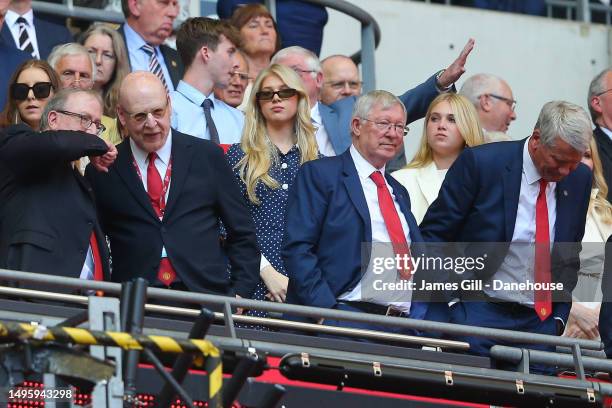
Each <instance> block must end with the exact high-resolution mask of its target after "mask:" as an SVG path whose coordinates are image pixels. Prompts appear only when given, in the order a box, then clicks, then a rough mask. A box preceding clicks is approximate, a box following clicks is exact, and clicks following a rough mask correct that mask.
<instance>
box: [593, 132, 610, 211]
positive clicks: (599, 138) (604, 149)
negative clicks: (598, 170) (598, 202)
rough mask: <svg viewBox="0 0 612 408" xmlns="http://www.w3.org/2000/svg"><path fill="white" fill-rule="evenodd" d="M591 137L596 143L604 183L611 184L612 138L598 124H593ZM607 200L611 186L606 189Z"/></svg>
mask: <svg viewBox="0 0 612 408" xmlns="http://www.w3.org/2000/svg"><path fill="white" fill-rule="evenodd" d="M593 137H594V138H595V143H596V144H597V151H598V152H599V158H600V159H601V166H602V167H603V174H604V178H605V179H606V184H607V185H609V186H612V184H611V183H612V140H610V137H608V135H606V134H605V133H604V131H603V130H601V128H600V127H599V126H595V129H594V130H593ZM608 201H612V188H611V189H610V190H609V191H608Z"/></svg>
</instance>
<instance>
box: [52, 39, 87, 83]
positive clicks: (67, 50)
mask: <svg viewBox="0 0 612 408" xmlns="http://www.w3.org/2000/svg"><path fill="white" fill-rule="evenodd" d="M67 55H86V56H87V58H88V59H89V61H90V62H91V81H92V82H96V71H97V70H96V61H95V60H94V57H93V55H91V54H90V53H89V52H88V51H87V48H85V47H84V46H83V45H81V44H79V43H74V42H73V43H67V44H61V45H56V46H55V47H53V50H52V51H51V54H49V57H48V58H47V62H48V63H49V65H51V66H52V67H53V69H55V70H56V71H57V67H56V65H57V63H58V62H59V61H60V60H61V59H62V58H64V57H65V56H67ZM58 75H59V72H58Z"/></svg>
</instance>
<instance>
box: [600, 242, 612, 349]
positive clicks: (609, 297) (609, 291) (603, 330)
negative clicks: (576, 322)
mask: <svg viewBox="0 0 612 408" xmlns="http://www.w3.org/2000/svg"><path fill="white" fill-rule="evenodd" d="M611 243H612V236H611V237H609V238H608V242H606V251H605V254H606V258H605V261H604V274H603V279H602V281H601V291H602V293H603V301H602V303H601V309H600V310H599V334H600V335H601V341H602V342H603V344H604V351H605V352H606V356H607V357H608V358H611V359H612V244H611Z"/></svg>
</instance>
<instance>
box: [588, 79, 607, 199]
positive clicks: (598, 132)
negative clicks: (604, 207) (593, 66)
mask: <svg viewBox="0 0 612 408" xmlns="http://www.w3.org/2000/svg"><path fill="white" fill-rule="evenodd" d="M588 98H589V100H588V104H589V112H590V113H591V118H592V119H593V123H595V130H593V137H594V138H595V142H596V143H597V151H598V152H599V157H600V158H601V165H602V167H603V174H604V178H605V179H606V184H608V185H612V184H611V183H612V69H611V68H606V69H604V70H603V71H602V72H600V73H599V74H597V76H595V78H593V80H592V81H591V84H590V85H589V96H588ZM608 201H612V189H610V191H608Z"/></svg>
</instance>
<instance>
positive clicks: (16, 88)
mask: <svg viewBox="0 0 612 408" xmlns="http://www.w3.org/2000/svg"><path fill="white" fill-rule="evenodd" d="M30 89H31V90H32V92H33V93H34V98H36V99H44V98H48V97H49V95H50V94H51V89H53V85H51V82H37V83H35V84H34V85H32V86H29V85H28V84H22V83H20V82H17V83H14V84H13V85H11V97H12V98H13V99H15V100H17V101H25V100H26V99H28V95H29V94H30Z"/></svg>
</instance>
